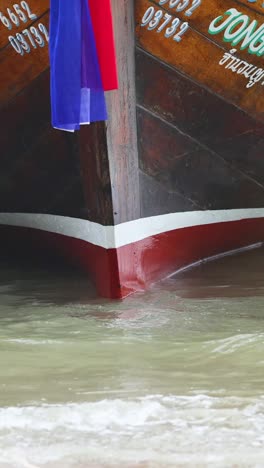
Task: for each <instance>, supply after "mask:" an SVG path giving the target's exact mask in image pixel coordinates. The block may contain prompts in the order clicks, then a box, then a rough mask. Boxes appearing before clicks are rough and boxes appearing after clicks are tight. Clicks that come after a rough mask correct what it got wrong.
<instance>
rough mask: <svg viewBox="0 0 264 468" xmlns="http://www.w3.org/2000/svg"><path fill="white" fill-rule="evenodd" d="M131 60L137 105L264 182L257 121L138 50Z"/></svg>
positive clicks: (263, 135)
mask: <svg viewBox="0 0 264 468" xmlns="http://www.w3.org/2000/svg"><path fill="white" fill-rule="evenodd" d="M136 64H137V102H138V105H140V106H142V107H143V108H145V109H147V110H149V111H151V112H152V113H154V114H156V115H157V116H159V117H160V118H162V119H163V120H166V122H168V123H169V124H172V125H174V126H175V127H177V128H178V129H179V130H180V131H182V132H183V133H185V134H187V135H189V136H191V137H192V138H194V139H195V140H197V141H198V142H200V143H201V144H203V145H206V146H207V147H208V148H209V149H211V150H212V151H214V152H216V153H218V154H219V155H220V156H222V157H223V158H224V159H226V160H227V161H228V162H229V164H231V165H232V166H234V167H236V168H238V169H239V170H241V171H243V172H245V174H248V175H249V176H250V177H252V178H254V179H255V180H256V181H258V182H259V183H261V184H263V185H264V158H263V157H262V155H263V154H264V125H263V124H262V123H260V122H258V123H257V122H256V121H255V120H254V119H253V118H252V117H250V116H249V115H247V114H246V113H245V112H243V111H242V110H240V109H238V108H236V107H235V106H233V105H232V104H229V103H228V102H226V101H224V100H223V99H221V98H219V97H218V96H217V95H215V94H214V93H212V92H210V91H209V90H207V89H205V88H201V87H200V86H199V85H198V84H196V83H194V82H193V81H191V80H190V79H188V78H187V77H185V76H183V75H181V74H180V73H177V72H176V71H174V70H173V69H171V68H170V67H168V66H165V65H161V64H160V62H158V61H157V60H155V59H153V58H152V57H151V56H149V55H148V54H146V53H143V52H142V51H140V50H138V51H137V54H136ZM157 96H158V98H157Z"/></svg>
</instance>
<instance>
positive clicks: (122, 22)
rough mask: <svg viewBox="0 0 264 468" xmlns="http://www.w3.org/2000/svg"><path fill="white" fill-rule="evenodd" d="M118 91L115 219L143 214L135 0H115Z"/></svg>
mask: <svg viewBox="0 0 264 468" xmlns="http://www.w3.org/2000/svg"><path fill="white" fill-rule="evenodd" d="M112 11H113V19H114V30H115V44H116V54H117V64H118V80H119V89H118V91H114V92H111V93H110V94H109V95H108V111H109V120H108V122H107V146H108V158H109V165H110V176H111V184H112V196H113V208H114V222H115V223H120V222H124V221H128V220H131V219H136V218H139V217H140V198H139V179H138V149H137V127H136V96H135V94H136V93H135V36H134V1H132V0H112Z"/></svg>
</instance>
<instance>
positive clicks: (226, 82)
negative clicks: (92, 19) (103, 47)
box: [136, 0, 264, 121]
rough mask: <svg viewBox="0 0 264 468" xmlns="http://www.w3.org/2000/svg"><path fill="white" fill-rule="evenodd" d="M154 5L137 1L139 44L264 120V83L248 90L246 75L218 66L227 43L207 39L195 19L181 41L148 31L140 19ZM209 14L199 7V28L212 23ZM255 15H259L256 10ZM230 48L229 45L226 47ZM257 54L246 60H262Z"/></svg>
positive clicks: (214, 0) (215, 2)
mask: <svg viewBox="0 0 264 468" xmlns="http://www.w3.org/2000/svg"><path fill="white" fill-rule="evenodd" d="M210 2H212V4H217V5H218V6H219V5H220V3H219V2H218V1H216V0H210ZM227 3H228V4H227V5H225V7H224V8H223V7H222V11H225V10H226V9H227V7H228V6H229V5H230V4H231V3H232V4H234V2H231V1H228V2H227ZM151 5H152V6H153V2H150V1H148V0H138V1H137V2H136V24H137V27H136V33H137V41H138V45H139V46H140V47H141V48H143V49H145V50H146V51H147V52H149V53H150V54H152V55H154V56H156V57H157V58H159V59H160V60H161V61H163V62H165V63H167V64H169V65H171V66H172V67H174V68H175V69H177V70H179V71H180V72H182V73H184V74H186V75H187V76H189V77H190V78H192V80H194V81H196V82H197V83H198V84H200V85H201V86H202V87H204V88H206V87H207V88H209V89H211V90H212V92H214V93H216V94H218V95H219V96H222V97H223V98H224V99H226V100H227V101H229V102H231V103H233V104H234V105H236V106H237V107H240V108H241V109H243V110H245V111H246V112H248V113H250V114H251V115H252V116H254V117H255V118H257V119H259V120H262V121H263V119H264V112H263V108H264V98H263V86H261V85H260V84H255V85H254V86H253V87H251V88H248V89H247V88H246V85H247V80H246V79H245V78H244V77H243V76H241V75H237V74H236V73H233V72H232V71H230V70H227V69H225V68H224V67H222V66H220V65H219V61H220V60H221V59H222V57H223V54H224V52H225V45H224V43H222V44H221V45H220V44H218V43H216V42H214V41H215V36H212V38H210V39H208V37H206V36H205V35H204V33H203V32H202V31H198V29H194V28H192V22H193V21H194V20H193V19H191V20H190V28H189V30H188V31H187V32H186V34H185V36H183V38H182V41H181V42H180V43H176V42H175V41H173V39H172V38H165V36H164V34H162V33H160V34H157V32H156V31H155V30H152V31H149V30H148V29H147V28H146V27H141V26H140V23H141V19H142V17H143V15H144V13H145V11H146V10H147V8H148V7H149V6H151ZM242 8H243V7H242ZM208 14H210V12H209V13H208V9H204V8H203V7H201V8H200V9H199V10H197V12H196V15H197V18H196V21H197V25H196V27H197V28H198V27H200V28H201V25H202V24H203V21H208V24H207V26H209V16H208ZM254 14H255V15H257V13H254ZM200 15H201V17H202V18H204V19H202V20H201V21H199V20H198V16H199V17H200ZM206 18H207V19H206ZM210 18H211V20H212V19H214V18H215V13H214V11H212V12H211V17H210ZM261 18H262V17H261ZM199 24H200V26H199ZM229 46H230V44H229ZM230 48H231V47H227V49H226V50H229V49H230ZM255 57H256V56H255V55H254V56H252V55H249V54H247V60H248V61H249V62H250V63H253V64H255V62H256V63H259V60H260V59H259V58H255ZM261 63H262V64H263V59H262V62H261Z"/></svg>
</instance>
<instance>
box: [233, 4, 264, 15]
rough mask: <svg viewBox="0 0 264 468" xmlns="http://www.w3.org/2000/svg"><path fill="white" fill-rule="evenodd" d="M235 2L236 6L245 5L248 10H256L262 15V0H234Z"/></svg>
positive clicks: (263, 12) (263, 11)
mask: <svg viewBox="0 0 264 468" xmlns="http://www.w3.org/2000/svg"><path fill="white" fill-rule="evenodd" d="M236 2H237V4H238V7H239V6H240V5H245V6H246V7H248V8H249V9H250V10H252V11H257V12H258V13H260V14H261V15H263V16H264V8H263V6H262V5H263V1H262V0H257V1H256V2H254V3H251V2H249V1H248V0H236Z"/></svg>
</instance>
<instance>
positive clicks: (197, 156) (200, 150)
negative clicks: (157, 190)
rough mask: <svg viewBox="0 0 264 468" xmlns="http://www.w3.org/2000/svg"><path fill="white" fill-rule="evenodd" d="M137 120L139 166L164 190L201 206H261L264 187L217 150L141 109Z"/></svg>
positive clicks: (263, 198)
mask: <svg viewBox="0 0 264 468" xmlns="http://www.w3.org/2000/svg"><path fill="white" fill-rule="evenodd" d="M138 123H139V126H140V128H141V132H140V135H141V137H140V148H139V150H140V166H141V169H142V170H143V171H144V172H145V173H146V174H148V175H149V176H150V177H152V178H153V179H154V180H157V181H158V182H159V183H160V184H161V185H162V187H164V188H166V189H167V192H168V193H172V192H176V193H179V194H181V195H182V196H183V197H184V198H185V199H186V200H190V201H192V203H193V204H194V205H195V204H196V205H198V206H200V207H201V209H212V210H214V209H230V208H251V207H263V206H264V187H263V186H260V185H258V184H256V183H255V182H254V181H252V180H250V179H249V178H248V177H245V176H244V175H243V174H242V173H241V172H240V171H237V169H236V168H232V166H230V165H229V164H227V163H226V161H224V160H223V159H222V158H221V157H219V156H218V155H217V154H215V153H213V152H211V151H210V150H208V149H207V148H204V147H203V146H201V145H200V144H199V143H197V142H194V141H193V140H192V139H191V138H190V137H189V136H187V135H182V134H181V133H180V132H179V131H178V130H177V129H175V128H174V127H172V126H168V125H167V124H166V123H165V122H162V121H161V120H160V119H159V118H158V117H156V116H153V115H151V114H148V113H147V112H146V111H144V110H143V109H140V110H138ZM150 135H151V138H150ZM152 203H153V201H152Z"/></svg>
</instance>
